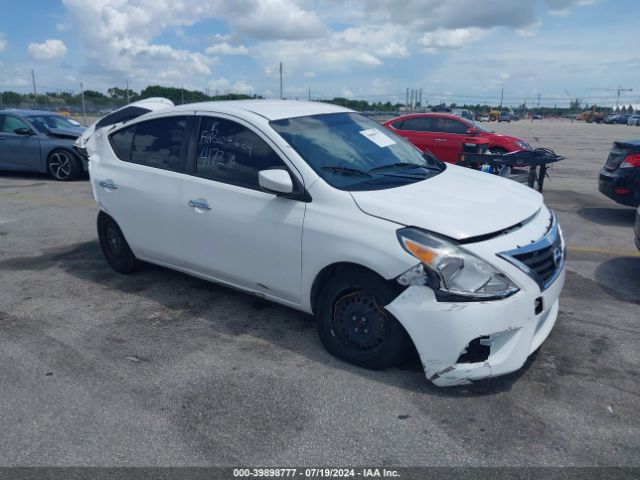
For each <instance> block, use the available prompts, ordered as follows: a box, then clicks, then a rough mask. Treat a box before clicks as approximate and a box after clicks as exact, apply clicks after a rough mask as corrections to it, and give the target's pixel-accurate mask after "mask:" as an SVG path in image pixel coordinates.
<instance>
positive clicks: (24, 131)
mask: <svg viewBox="0 0 640 480" xmlns="http://www.w3.org/2000/svg"><path fill="white" fill-rule="evenodd" d="M13 133H15V134H16V135H34V133H33V131H32V130H31V129H30V128H26V127H20V128H16V129H15V130H14V131H13Z"/></svg>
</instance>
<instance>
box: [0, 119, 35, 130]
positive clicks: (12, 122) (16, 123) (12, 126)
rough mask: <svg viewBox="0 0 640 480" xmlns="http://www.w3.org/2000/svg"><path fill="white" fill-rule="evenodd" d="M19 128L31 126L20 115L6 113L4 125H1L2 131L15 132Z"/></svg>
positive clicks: (3, 120)
mask: <svg viewBox="0 0 640 480" xmlns="http://www.w3.org/2000/svg"><path fill="white" fill-rule="evenodd" d="M17 128H29V127H28V126H27V124H26V123H24V122H23V121H22V120H20V119H19V118H18V117H14V116H13V115H4V118H2V127H0V131H1V132H3V133H15V130H16V129H17ZM29 130H31V129H29Z"/></svg>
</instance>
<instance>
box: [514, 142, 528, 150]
mask: <svg viewBox="0 0 640 480" xmlns="http://www.w3.org/2000/svg"><path fill="white" fill-rule="evenodd" d="M516 145H517V146H518V147H520V148H522V149H524V150H531V145H529V144H528V143H527V142H516Z"/></svg>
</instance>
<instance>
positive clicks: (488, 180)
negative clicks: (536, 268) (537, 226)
mask: <svg viewBox="0 0 640 480" xmlns="http://www.w3.org/2000/svg"><path fill="white" fill-rule="evenodd" d="M351 195H352V197H353V199H354V200H355V202H356V204H357V205H358V207H359V208H360V209H361V210H362V211H363V212H364V213H366V214H368V215H372V216H375V217H379V218H383V219H385V220H389V221H392V222H395V223H398V224H401V225H405V226H415V227H419V228H422V229H425V230H429V231H431V232H434V233H439V234H441V235H446V236H447V237H450V238H454V239H456V240H464V239H467V238H470V237H476V236H480V235H487V234H490V233H494V232H499V231H501V230H504V229H507V228H509V227H513V226H514V225H517V224H518V223H520V222H522V221H523V220H526V219H527V218H529V217H531V216H532V215H533V214H535V213H536V212H537V211H538V210H539V209H540V208H541V207H542V195H540V194H539V193H538V192H536V191H535V190H533V189H531V188H527V187H525V186H524V185H521V184H519V183H517V182H515V181H513V180H508V179H505V178H501V177H498V176H496V175H491V174H488V173H483V172H478V171H475V170H471V169H468V168H463V167H457V166H455V165H448V166H447V169H446V170H445V171H444V172H442V173H441V174H439V175H437V176H435V177H432V178H430V179H428V180H423V181H421V182H416V183H413V184H410V185H405V186H402V187H397V188H390V189H386V190H374V191H356V192H351Z"/></svg>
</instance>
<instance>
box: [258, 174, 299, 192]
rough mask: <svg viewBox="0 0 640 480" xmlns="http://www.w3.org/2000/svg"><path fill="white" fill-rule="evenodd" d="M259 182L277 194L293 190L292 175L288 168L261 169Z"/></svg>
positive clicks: (264, 187)
mask: <svg viewBox="0 0 640 480" xmlns="http://www.w3.org/2000/svg"><path fill="white" fill-rule="evenodd" d="M258 183H259V184H260V187H261V188H263V189H265V190H266V191H267V192H271V193H275V194H288V193H292V192H293V180H291V175H289V172H287V171H286V170H282V169H273V170H261V171H259V172H258Z"/></svg>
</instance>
